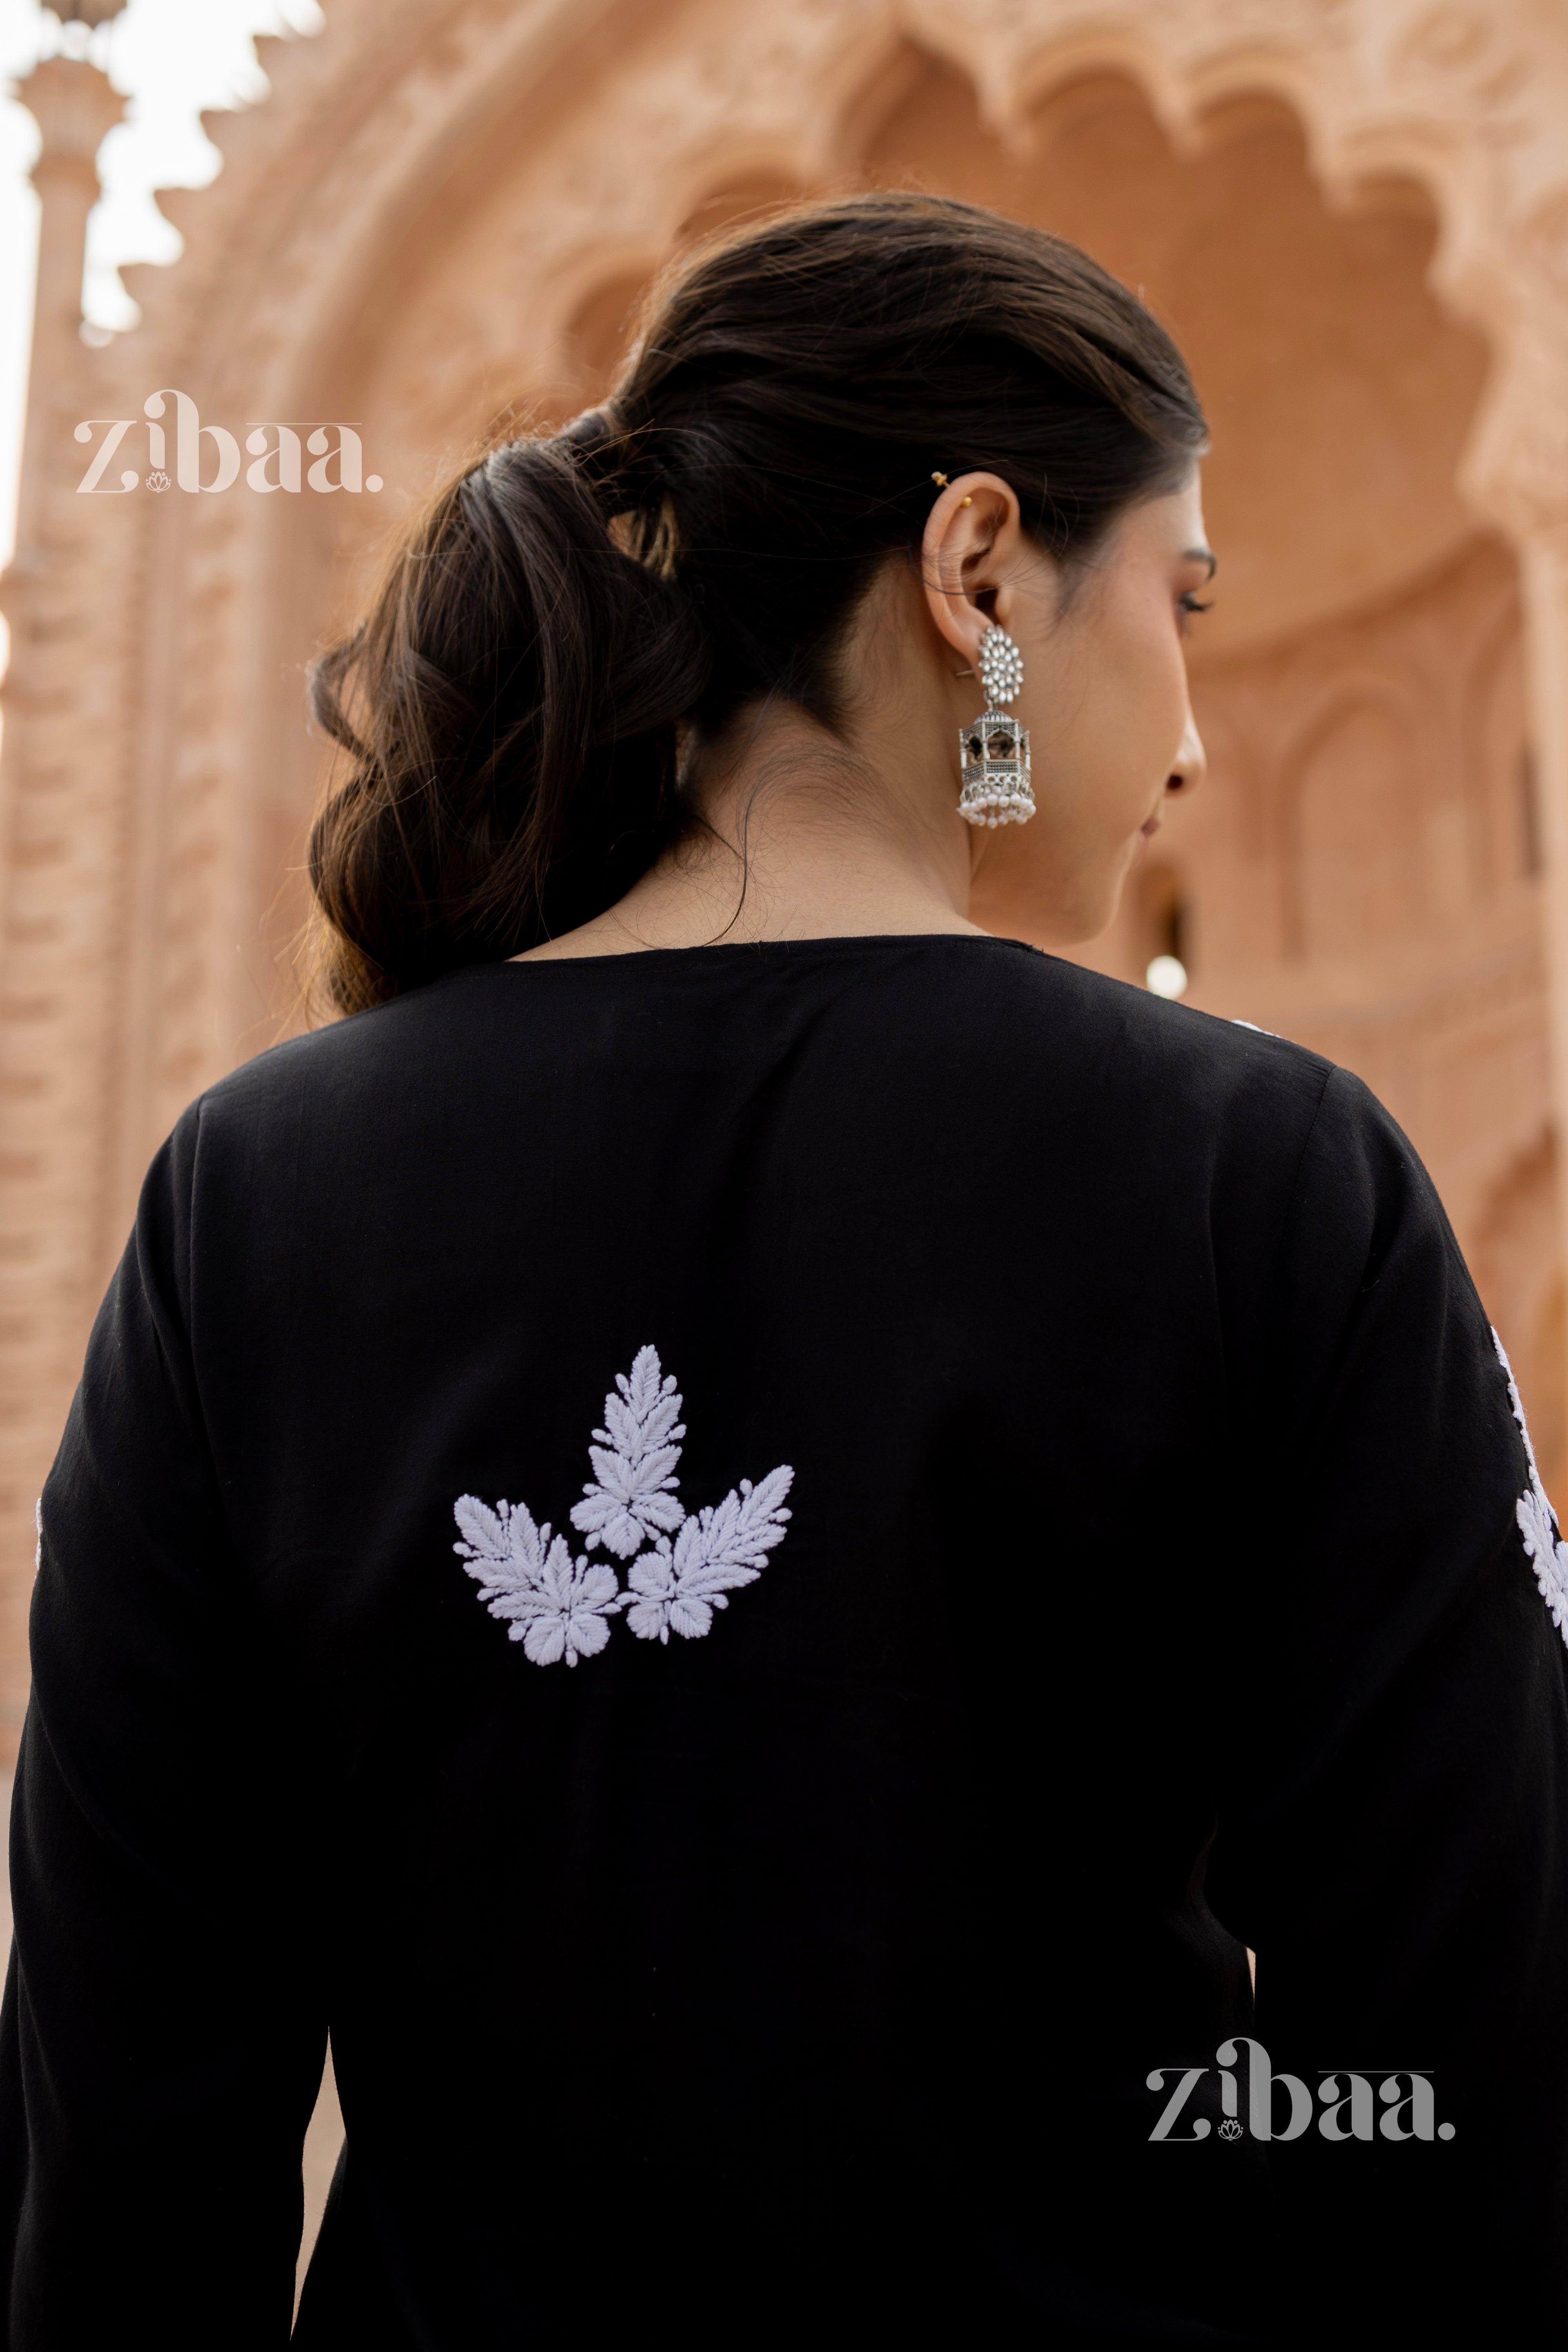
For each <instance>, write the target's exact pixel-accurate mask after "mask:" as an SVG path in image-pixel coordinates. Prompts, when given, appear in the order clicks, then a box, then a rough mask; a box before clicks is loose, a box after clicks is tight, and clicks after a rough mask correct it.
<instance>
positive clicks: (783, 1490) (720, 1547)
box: [626, 1465, 795, 1642]
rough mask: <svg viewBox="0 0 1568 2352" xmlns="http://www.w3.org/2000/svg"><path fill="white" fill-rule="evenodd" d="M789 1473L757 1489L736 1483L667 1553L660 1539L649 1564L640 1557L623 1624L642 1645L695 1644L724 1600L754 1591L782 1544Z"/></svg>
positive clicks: (782, 1471) (776, 1473)
mask: <svg viewBox="0 0 1568 2352" xmlns="http://www.w3.org/2000/svg"><path fill="white" fill-rule="evenodd" d="M794 1476H795V1472H794V1471H793V1470H791V1469H790V1468H789V1467H788V1466H787V1465H781V1466H780V1468H778V1469H777V1470H770V1471H769V1473H768V1475H767V1476H766V1477H765V1478H764V1479H763V1480H762V1482H761V1483H760V1485H758V1486H752V1482H751V1480H750V1479H749V1478H742V1481H741V1491H740V1493H739V1494H738V1495H737V1494H736V1493H735V1492H734V1490H733V1489H731V1492H730V1493H729V1494H728V1495H726V1496H725V1497H724V1500H723V1501H722V1502H721V1504H719V1505H718V1507H716V1508H713V1509H709V1510H705V1511H700V1512H699V1513H698V1515H697V1517H695V1518H694V1519H688V1520H687V1521H686V1523H685V1525H684V1526H683V1527H682V1528H681V1530H680V1533H679V1535H678V1536H677V1537H676V1538H675V1545H674V1549H671V1548H670V1543H669V1539H668V1537H667V1536H660V1537H659V1538H658V1543H657V1544H656V1545H655V1547H654V1551H653V1556H652V1557H651V1559H650V1558H649V1556H648V1554H647V1552H645V1553H644V1554H643V1556H642V1558H641V1559H639V1560H638V1561H637V1563H636V1565H635V1566H634V1567H633V1568H632V1570H631V1571H630V1573H629V1574H628V1575H627V1578H626V1582H627V1584H628V1586H629V1587H630V1588H631V1591H633V1592H635V1593H637V1596H638V1597H637V1600H636V1601H632V1602H631V1603H630V1605H629V1606H628V1608H627V1610H626V1623H627V1624H628V1625H629V1626H630V1627H631V1629H632V1632H633V1633H635V1634H637V1638H638V1640H639V1641H643V1642H652V1641H659V1642H668V1639H669V1636H670V1631H671V1628H673V1629H674V1631H675V1632H676V1633H683V1634H684V1635H685V1636H686V1638H687V1640H688V1641H689V1642H690V1641H698V1640H700V1638H701V1636H702V1635H703V1634H704V1633H707V1631H708V1628H709V1627H710V1625H711V1624H712V1622H713V1612H714V1610H715V1609H727V1608H728V1607H729V1605H730V1604H729V1602H728V1601H727V1600H726V1599H725V1597H724V1596H725V1594H726V1593H728V1592H732V1591H735V1589H736V1587H737V1586H739V1585H742V1584H754V1583H755V1582H756V1580H757V1579H758V1577H759V1576H760V1575H761V1574H762V1572H763V1569H764V1568H766V1566H767V1564H768V1554H769V1552H770V1551H772V1549H773V1546H774V1544H776V1543H782V1542H783V1541H784V1535H785V1532H786V1529H785V1522H786V1520H787V1519H788V1517H789V1513H788V1512H787V1511H786V1510H784V1508H783V1504H784V1496H786V1495H787V1494H788V1493H789V1490H790V1481H791V1480H792V1479H793V1478H794Z"/></svg>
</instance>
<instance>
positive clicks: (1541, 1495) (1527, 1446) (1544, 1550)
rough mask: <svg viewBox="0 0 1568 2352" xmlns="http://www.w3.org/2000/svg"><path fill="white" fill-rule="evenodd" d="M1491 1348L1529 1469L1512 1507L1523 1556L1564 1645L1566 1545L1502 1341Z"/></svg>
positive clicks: (1567, 1638)
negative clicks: (1538, 1462) (1522, 1443)
mask: <svg viewBox="0 0 1568 2352" xmlns="http://www.w3.org/2000/svg"><path fill="white" fill-rule="evenodd" d="M1492 1346H1493V1347H1494V1348H1495V1349H1497V1359H1498V1361H1499V1363H1500V1365H1501V1366H1502V1369H1503V1375H1504V1378H1505V1379H1506V1380H1507V1381H1508V1401H1509V1402H1510V1405H1511V1406H1512V1407H1513V1417H1514V1419H1515V1421H1517V1422H1518V1423H1519V1433H1520V1435H1521V1437H1522V1438H1523V1440H1524V1458H1525V1460H1526V1461H1527V1462H1528V1463H1529V1465H1530V1484H1529V1486H1527V1487H1526V1488H1525V1490H1524V1492H1523V1494H1522V1495H1521V1496H1520V1498H1519V1501H1518V1503H1517V1504H1516V1505H1515V1507H1514V1515H1515V1517H1517V1519H1518V1521H1519V1532H1520V1535H1521V1538H1523V1542H1524V1549H1525V1554H1526V1556H1527V1558H1528V1559H1529V1561H1530V1564H1531V1567H1532V1568H1533V1569H1534V1570H1535V1581H1536V1583H1537V1584H1538V1585H1539V1586H1540V1587H1541V1597H1542V1601H1545V1603H1546V1606H1547V1607H1548V1609H1550V1610H1551V1612H1552V1623H1553V1624H1554V1625H1555V1626H1556V1628H1557V1630H1558V1632H1559V1633H1561V1634H1562V1636H1563V1641H1564V1642H1568V1543H1564V1542H1563V1539H1562V1538H1561V1536H1560V1535H1559V1533H1558V1530H1557V1521H1556V1519H1555V1518H1554V1517H1553V1516H1552V1506H1551V1504H1550V1503H1549V1502H1548V1501H1547V1498H1546V1489H1545V1487H1544V1486H1542V1483H1541V1472H1540V1471H1539V1469H1538V1468H1537V1467H1536V1462H1535V1448H1534V1446H1533V1445H1532V1444H1531V1442H1530V1430H1529V1428H1528V1426H1527V1424H1526V1423H1525V1418H1524V1405H1523V1403H1522V1402H1521V1397H1520V1393H1519V1382H1518V1381H1516V1380H1515V1379H1514V1376H1513V1367H1512V1365H1511V1364H1510V1362H1509V1360H1508V1355H1507V1352H1506V1350H1505V1349H1504V1347H1503V1344H1502V1341H1501V1340H1500V1339H1499V1338H1498V1335H1497V1333H1496V1332H1495V1331H1494V1332H1493V1333H1492Z"/></svg>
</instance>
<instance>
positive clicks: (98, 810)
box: [0, 58, 137, 1759]
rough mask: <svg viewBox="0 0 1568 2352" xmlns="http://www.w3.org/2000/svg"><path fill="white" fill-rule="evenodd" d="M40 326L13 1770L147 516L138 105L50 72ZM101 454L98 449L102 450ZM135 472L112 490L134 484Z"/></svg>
mask: <svg viewBox="0 0 1568 2352" xmlns="http://www.w3.org/2000/svg"><path fill="white" fill-rule="evenodd" d="M25 96H26V101H27V103H28V105H29V106H30V107H31V109H32V110H33V112H34V114H35V115H36V116H37V121H38V125H39V128H40V130H41V131H42V133H43V151H42V152H41V154H40V155H39V158H38V161H37V165H36V167H35V169H34V173H33V178H34V183H35V184H36V185H37V190H38V194H39V196H40V199H41V201H42V208H43V209H42V221H41V236H40V244H39V254H38V291H37V322H36V325H35V328H34V334H33V351H32V366H31V373H30V376H29V381H28V407H27V425H26V437H25V440H24V444H23V474H22V481H21V495H20V501H19V508H18V515H17V552H16V562H15V563H14V564H13V565H12V567H11V569H10V571H9V572H8V573H7V574H6V577H5V584H4V589H3V592H0V595H3V602H4V606H5V614H6V616H7V618H8V620H9V622H10V625H11V647H12V651H11V669H10V676H9V677H8V679H7V682H6V687H5V756H4V766H3V768H0V1759H3V1758H4V1756H5V1753H6V1752H7V1751H8V1750H9V1749H10V1748H12V1747H14V1744H15V1740H16V1730H17V1727H18V1726H19V1723H20V1720H21V1712H22V1706H23V1704H24V1701H25V1697H26V1682H27V1669H26V1608H27V1600H28V1594H29V1591H30V1584H31V1576H30V1570H31V1564H32V1549H33V1537H32V1516H33V1500H34V1497H35V1496H36V1495H37V1491H38V1487H39V1485H40V1484H41V1481H42V1478H43V1475H44V1472H45V1471H46V1470H47V1466H48V1463H49V1459H50V1456H51V1454H52V1453H53V1451H54V1448H55V1445H56V1444H58V1437H59V1432H60V1425H61V1423H62V1421H63V1419H64V1415H65V1412H66V1408H67V1406H68V1402H69V1399H70V1394H71V1391H72V1388H73V1386H74V1383H75V1380H76V1376H77V1371H78V1369H79V1362H80V1350H81V1344H82V1339H83V1335H84V1332H85V1329H86V1326H87V1321H88V1318H89V1315H90V1313H91V1307H92V1295H93V1292H94V1291H95V1290H96V1288H97V1287H98V1286H99V1281H100V1271H101V1257H102V1252H101V1246H100V1236H99V1234H98V1231H97V1225H98V1222H99V1219H100V1192H101V1181H102V1171H103V1165H104V1160H105V1156H106V1143H107V1136H106V1128H107V1124H108V1119H109V1116H110V1070H109V1068H108V1066H107V1063H106V1056H105V1047H106V1044H107V1040H108V1029H107V1018H106V1016H107V1013H108V1011H109V1007H110V1001H111V996H112V977H111V976H112V969H113V963H114V951H115V921H114V915H113V908H114V905H115V902H116V899H117V898H118V896H119V888H118V885H119V881H120V874H121V866H122V863H123V847H122V843H121V831H122V824H123V805H122V804H123V792H122V788H121V762H122V753H121V750H120V744H121V728H120V727H119V726H117V724H116V719H117V714H118V711H119V709H121V707H122V705H123V700H124V685H125V678H124V671H123V665H122V663H121V660H120V659H119V658H117V654H118V649H119V648H120V647H121V646H122V644H123V638H124V630H123V626H122V625H121V623H120V622H119V620H118V618H117V607H121V606H122V605H123V603H124V594H123V588H122V585H121V583H123V581H124V580H125V578H126V576H127V566H128V563H129V561H130V553H131V549H130V534H129V528H128V518H127V516H126V513H125V509H127V508H134V506H135V505H136V503H137V502H136V500H135V499H121V498H118V497H108V498H97V497H93V498H79V497H78V496H77V492H76V485H77V482H78V480H79V478H80V475H81V474H82V472H83V470H84V465H85V462H86V460H87V459H88V458H89V457H90V454H91V453H90V451H84V450H83V449H82V447H81V446H79V444H78V443H77V442H76V441H75V440H74V439H73V437H72V434H73V428H74V426H75V425H76V423H77V422H78V421H79V419H81V418H83V417H88V416H91V415H95V414H101V408H100V407H99V406H98V405H96V404H95V403H94V402H93V400H92V398H91V396H90V392H89V380H90V377H91V374H92V373H93V370H92V360H93V354H91V353H90V352H88V351H87V350H86V349H85V348H84V346H83V344H82V342H81V339H80V335H79V324H80V316H81V299H80V295H81V273H82V258H83V247H84V241H85V236H86V228H87V216H88V214H89V211H90V209H91V207H92V205H93V204H94V203H95V202H96V201H97V197H98V173H97V169H96V163H95V158H96V155H97V152H98V149H99V145H100V142H101V140H102V138H103V136H104V133H105V132H106V131H108V130H109V128H110V125H111V124H112V123H114V122H116V121H118V120H119V118H120V114H121V100H120V99H119V98H118V97H117V96H116V95H115V93H114V91H113V90H112V89H110V86H109V83H108V82H107V80H106V79H104V77H103V75H102V74H101V73H100V72H99V71H98V70H97V68H95V67H93V66H89V65H87V64H84V63H81V62H79V61H78V60H75V59H71V58H51V59H50V60H49V61H48V62H47V63H46V64H44V65H41V66H40V67H39V68H37V72H35V74H34V75H33V76H32V79H31V80H30V81H29V82H28V83H27V84H26V89H25ZM98 437H99V436H96V435H95V436H94V438H95V440H96V439H97V438H98ZM118 478H119V477H118V472H115V473H112V474H111V475H110V481H113V482H117V481H118Z"/></svg>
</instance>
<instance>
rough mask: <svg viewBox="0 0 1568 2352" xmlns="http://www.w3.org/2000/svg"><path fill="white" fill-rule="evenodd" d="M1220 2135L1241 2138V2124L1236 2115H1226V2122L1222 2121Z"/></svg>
mask: <svg viewBox="0 0 1568 2352" xmlns="http://www.w3.org/2000/svg"><path fill="white" fill-rule="evenodd" d="M1219 2136H1220V2137H1221V2139H1239V2138H1240V2137H1241V2126H1240V2125H1239V2124H1238V2123H1237V2120H1236V2117H1235V2116H1226V2119H1225V2121H1224V2123H1222V2124H1221V2126H1220V2127H1219Z"/></svg>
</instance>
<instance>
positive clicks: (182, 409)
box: [74, 390, 382, 498]
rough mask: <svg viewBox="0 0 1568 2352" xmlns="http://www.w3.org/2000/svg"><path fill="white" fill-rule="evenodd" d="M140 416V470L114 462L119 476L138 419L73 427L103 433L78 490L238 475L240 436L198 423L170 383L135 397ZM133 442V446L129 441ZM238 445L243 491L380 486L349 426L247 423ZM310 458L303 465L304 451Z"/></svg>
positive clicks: (215, 483)
mask: <svg viewBox="0 0 1568 2352" xmlns="http://www.w3.org/2000/svg"><path fill="white" fill-rule="evenodd" d="M171 400H172V401H173V402H174V472H173V473H172V474H171V472H170V470H169V436H168V434H167V432H166V431H165V429H164V425H163V419H164V417H165V416H166V415H168V404H169V402H170V401H171ZM142 416H143V417H144V418H145V420H146V431H147V471H146V473H145V474H144V475H143V474H142V473H141V472H140V471H138V470H137V469H136V468H135V467H122V468H121V475H120V479H119V481H118V483H115V482H111V481H109V480H108V479H107V478H106V477H107V475H108V472H109V468H110V465H111V464H112V462H113V460H114V459H115V458H116V457H121V456H122V455H128V454H129V452H128V451H127V450H126V449H125V446H124V445H125V438H126V436H127V434H129V433H132V432H134V431H135V430H136V427H137V425H139V424H140V423H141V422H142V419H141V418H137V417H134V416H88V417H84V418H83V420H82V422H81V423H80V424H79V425H78V426H77V428H76V434H75V436H74V437H75V438H76V439H77V440H78V441H90V440H91V439H92V436H93V435H94V433H95V432H98V431H99V430H100V429H101V431H102V434H103V438H102V440H101V441H100V443H99V445H98V447H97V448H96V449H95V450H94V452H93V457H92V463H91V465H90V466H89V467H88V469H87V471H86V473H85V474H84V475H83V476H82V478H81V479H80V481H79V483H78V484H77V489H78V490H79V492H85V493H94V492H96V493H97V494H98V495H99V496H100V497H106V498H123V497H125V496H126V495H127V493H128V492H130V491H132V490H135V489H140V488H141V487H142V483H143V481H145V483H146V486H147V488H149V489H150V490H152V491H153V492H155V493H159V492H162V491H163V490H169V489H175V488H178V489H182V490H195V491H202V492H205V493H206V494H208V495H209V496H210V495H212V494H214V493H215V492H216V491H219V490H228V489H232V488H234V486H235V484H236V483H237V481H238V480H239V478H240V467H241V464H242V462H243V461H242V459H241V457H240V451H239V443H238V442H237V439H236V438H235V436H234V435H233V434H232V433H230V432H228V431H227V430H226V427H225V426H223V425H204V424H203V423H202V420H201V415H200V413H199V412H198V410H197V407H196V404H195V401H194V400H193V399H192V398H191V396H190V394H189V393H186V392H175V391H174V390H169V391H164V392H154V393H150V394H148V396H147V399H146V400H145V402H144V403H143V404H142ZM132 446H135V445H134V444H132ZM245 446H246V451H247V455H248V456H249V457H250V460H251V462H250V464H249V465H248V466H246V467H245V487H246V488H247V489H248V490H260V491H262V492H264V493H265V492H268V491H272V490H288V491H290V492H292V493H293V494H294V495H296V496H299V495H300V493H302V492H303V491H305V490H308V489H309V490H316V491H321V492H330V491H332V490H347V491H348V492H349V493H350V494H351V495H357V494H358V493H359V492H361V491H363V490H370V491H372V492H374V491H376V490H379V489H380V488H381V487H382V482H381V476H380V475H379V474H367V473H366V472H365V470H364V445H363V442H362V441H361V439H360V436H359V433H358V430H357V429H356V427H355V426H353V425H333V424H322V425H312V424H309V423H301V422H298V421H297V422H295V423H293V424H290V425H278V424H259V425H248V426H247V429H246V440H245ZM307 456H308V457H310V458H312V459H313V460H314V462H313V463H312V464H311V465H310V467H307V466H306V464H305V459H306V457H307ZM204 467H207V468H210V470H211V475H212V478H211V480H210V481H205V482H204V481H203V479H202V473H203V469H204Z"/></svg>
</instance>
